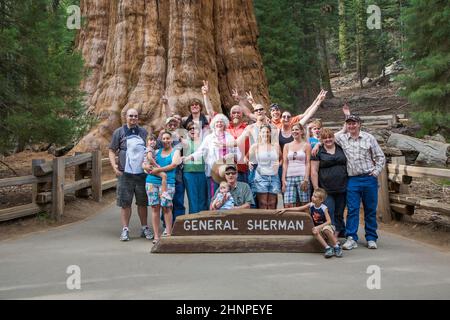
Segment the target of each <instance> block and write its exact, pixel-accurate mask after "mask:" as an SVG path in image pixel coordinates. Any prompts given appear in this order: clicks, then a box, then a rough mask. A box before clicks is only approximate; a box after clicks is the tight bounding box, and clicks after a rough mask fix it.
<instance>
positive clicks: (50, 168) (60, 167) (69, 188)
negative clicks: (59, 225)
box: [0, 151, 117, 221]
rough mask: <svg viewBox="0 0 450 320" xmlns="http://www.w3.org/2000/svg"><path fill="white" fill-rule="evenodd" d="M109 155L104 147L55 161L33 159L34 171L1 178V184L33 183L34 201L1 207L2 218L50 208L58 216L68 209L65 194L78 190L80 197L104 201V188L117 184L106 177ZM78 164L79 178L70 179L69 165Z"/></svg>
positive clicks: (52, 215)
mask: <svg viewBox="0 0 450 320" xmlns="http://www.w3.org/2000/svg"><path fill="white" fill-rule="evenodd" d="M105 165H109V159H108V158H104V159H102V154H101V152H100V151H94V152H92V153H81V154H76V155H75V156H72V157H64V158H63V157H60V158H55V159H53V160H52V161H45V160H42V159H37V160H36V159H35V160H32V174H31V175H29V176H23V177H13V178H6V179H0V188H1V187H11V186H18V185H27V184H31V185H32V195H31V203H29V204H25V205H20V206H15V207H11V208H6V209H0V221H5V220H11V219H15V218H20V217H24V216H28V215H32V214H36V213H39V212H43V211H47V212H50V214H51V217H52V218H54V219H56V220H58V219H59V218H60V217H61V216H62V215H63V213H64V196H65V195H67V194H70V193H75V196H77V197H86V196H88V195H89V194H91V195H92V198H93V199H94V200H95V201H98V202H99V201H101V199H102V192H103V191H104V190H106V189H109V188H113V187H115V186H116V183H117V179H111V180H107V181H102V171H103V170H102V169H103V166H105ZM71 167H75V180H74V181H70V182H69V181H66V179H65V176H66V169H68V168H71Z"/></svg>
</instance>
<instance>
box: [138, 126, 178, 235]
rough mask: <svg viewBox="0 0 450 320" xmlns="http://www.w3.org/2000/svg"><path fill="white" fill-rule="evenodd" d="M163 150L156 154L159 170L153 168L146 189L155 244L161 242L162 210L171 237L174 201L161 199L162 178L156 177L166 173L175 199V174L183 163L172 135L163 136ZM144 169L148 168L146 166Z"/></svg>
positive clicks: (169, 188) (170, 190)
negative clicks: (173, 143)
mask: <svg viewBox="0 0 450 320" xmlns="http://www.w3.org/2000/svg"><path fill="white" fill-rule="evenodd" d="M161 139H162V144H163V147H162V149H158V151H157V152H156V163H157V164H158V165H159V168H153V170H152V171H150V174H149V175H147V180H146V184H145V189H146V190H147V196H148V205H149V206H151V207H152V222H153V231H154V234H155V239H154V240H153V243H156V242H157V241H158V240H159V237H160V232H159V224H160V216H159V213H160V209H161V207H162V211H163V214H164V221H165V224H166V234H167V236H170V234H171V232H172V207H173V204H172V200H170V199H169V198H163V197H161V178H160V177H158V176H156V175H155V174H156V173H159V172H165V173H166V175H167V192H168V193H169V195H170V198H172V199H173V195H174V194H175V173H176V168H177V166H178V165H179V164H180V163H181V157H180V151H179V150H175V149H174V148H172V134H171V133H170V132H168V131H165V132H164V133H163V134H162V137H161ZM144 169H146V170H149V169H150V168H146V165H145V164H144Z"/></svg>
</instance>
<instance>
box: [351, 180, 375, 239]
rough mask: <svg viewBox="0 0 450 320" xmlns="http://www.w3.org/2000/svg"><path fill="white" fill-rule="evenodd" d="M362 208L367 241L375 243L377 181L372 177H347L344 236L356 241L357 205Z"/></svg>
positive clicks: (357, 225) (357, 224)
mask: <svg viewBox="0 0 450 320" xmlns="http://www.w3.org/2000/svg"><path fill="white" fill-rule="evenodd" d="M361 200H362V203H363V206H364V227H365V231H366V235H365V236H366V240H367V241H371V240H372V241H376V240H377V239H378V235H377V227H378V225H377V205H378V180H377V178H376V177H372V176H356V177H349V178H348V183H347V209H348V214H347V226H346V229H345V231H346V235H347V237H352V238H353V239H354V240H355V241H356V240H358V234H357V233H358V227H359V204H360V202H361Z"/></svg>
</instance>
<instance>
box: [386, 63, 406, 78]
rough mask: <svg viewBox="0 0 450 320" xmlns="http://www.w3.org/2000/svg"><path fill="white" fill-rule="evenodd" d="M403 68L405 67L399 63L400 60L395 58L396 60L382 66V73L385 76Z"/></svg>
mask: <svg viewBox="0 0 450 320" xmlns="http://www.w3.org/2000/svg"><path fill="white" fill-rule="evenodd" d="M404 68H405V67H404V66H403V64H402V63H401V60H396V61H394V62H393V63H391V64H389V65H387V66H386V67H385V68H384V74H385V75H386V76H389V75H393V74H396V73H399V72H400V71H402V70H403V69H404Z"/></svg>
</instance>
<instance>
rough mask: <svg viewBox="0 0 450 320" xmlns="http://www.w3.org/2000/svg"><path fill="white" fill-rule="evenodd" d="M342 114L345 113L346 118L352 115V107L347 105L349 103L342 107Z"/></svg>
mask: <svg viewBox="0 0 450 320" xmlns="http://www.w3.org/2000/svg"><path fill="white" fill-rule="evenodd" d="M342 112H343V113H344V115H345V116H349V115H350V106H349V105H348V104H347V102H345V103H344V105H343V106H342Z"/></svg>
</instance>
